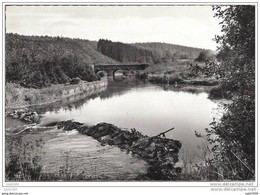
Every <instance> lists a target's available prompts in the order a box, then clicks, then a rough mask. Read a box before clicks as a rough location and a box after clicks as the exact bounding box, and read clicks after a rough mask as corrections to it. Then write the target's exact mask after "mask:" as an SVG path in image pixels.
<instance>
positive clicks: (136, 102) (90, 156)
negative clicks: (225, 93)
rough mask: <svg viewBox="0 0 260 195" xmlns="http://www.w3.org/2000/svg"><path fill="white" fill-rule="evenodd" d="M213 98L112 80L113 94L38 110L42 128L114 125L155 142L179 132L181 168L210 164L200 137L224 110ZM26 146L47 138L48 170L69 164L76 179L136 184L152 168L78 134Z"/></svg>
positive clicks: (49, 134) (51, 132)
mask: <svg viewBox="0 0 260 195" xmlns="http://www.w3.org/2000/svg"><path fill="white" fill-rule="evenodd" d="M207 97H208V94H207V93H205V92H201V93H190V92H184V91H182V90H181V89H180V88H179V87H178V86H177V87H176V88H175V89H174V88H171V90H167V89H165V86H159V85H153V84H151V83H148V82H144V81H140V80H122V81H119V82H118V81H114V80H111V79H110V80H109V84H108V87H107V90H106V91H104V92H102V93H100V94H98V95H94V96H91V97H85V98H83V99H81V100H77V101H75V102H72V103H69V104H67V103H66V104H62V103H55V104H52V105H49V106H43V107H39V108H35V109H36V110H37V111H38V112H40V116H41V121H40V124H39V126H42V127H44V126H46V125H48V124H50V123H52V122H57V121H64V120H69V119H74V120H75V121H78V122H82V123H85V124H87V125H95V124H97V123H100V122H107V123H112V124H114V125H116V126H118V127H122V128H128V129H131V128H135V129H136V130H138V131H140V132H141V133H143V134H145V135H148V136H154V135H157V134H159V133H160V132H162V131H165V130H168V129H170V128H172V127H174V130H173V131H170V132H169V133H167V134H166V137H167V138H171V139H176V140H179V141H180V142H181V143H182V149H181V151H180V154H179V156H180V157H179V159H180V164H182V165H183V164H187V163H188V164H192V163H199V162H202V161H203V160H204V158H205V157H204V154H205V152H206V145H207V143H206V141H205V139H204V138H201V137H197V136H196V135H195V131H196V132H197V133H199V134H202V135H205V134H206V132H205V128H207V127H209V123H210V122H212V120H213V118H214V117H215V118H216V117H217V113H218V108H219V106H218V104H217V103H215V102H213V101H211V100H209V99H208V98H207ZM24 137H25V139H26V140H34V139H38V138H42V139H43V140H44V142H45V144H44V145H43V147H42V149H41V154H42V164H43V170H44V171H46V172H58V171H59V170H60V168H61V167H62V166H65V164H67V165H69V168H70V171H72V172H73V173H81V172H84V174H86V175H91V176H92V177H94V178H95V177H96V178H104V179H106V178H108V180H123V179H127V180H131V179H134V178H135V177H136V176H137V175H138V174H142V173H145V172H146V170H147V167H148V165H147V163H146V162H145V161H143V160H142V159H140V158H138V156H132V155H131V154H127V153H126V152H124V151H121V150H120V149H118V148H117V147H114V146H101V145H100V143H99V142H97V141H96V140H94V139H92V138H91V137H88V136H85V135H81V134H79V133H78V132H77V131H70V132H63V131H62V130H60V129H57V128H51V129H49V128H48V130H42V131H38V132H37V133H36V132H34V133H27V134H25V135H24Z"/></svg>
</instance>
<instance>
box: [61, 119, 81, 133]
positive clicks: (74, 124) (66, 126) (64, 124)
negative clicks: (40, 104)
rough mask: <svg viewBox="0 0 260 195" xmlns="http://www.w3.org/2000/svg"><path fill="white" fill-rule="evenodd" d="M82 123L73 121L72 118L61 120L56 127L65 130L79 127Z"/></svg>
mask: <svg viewBox="0 0 260 195" xmlns="http://www.w3.org/2000/svg"><path fill="white" fill-rule="evenodd" d="M82 125H83V124H82V123H79V122H74V121H73V120H68V121H62V122H58V123H57V126H58V129H61V128H63V130H65V131H71V130H73V129H79V128H80V127H81V126H82Z"/></svg>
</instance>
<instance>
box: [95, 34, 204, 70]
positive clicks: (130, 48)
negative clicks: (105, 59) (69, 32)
mask: <svg viewBox="0 0 260 195" xmlns="http://www.w3.org/2000/svg"><path fill="white" fill-rule="evenodd" d="M97 50H98V51H100V52H101V53H102V54H104V55H106V56H109V57H111V58H113V59H115V60H117V61H119V62H122V63H129V62H130V63H136V62H138V63H149V64H157V65H163V64H171V63H173V62H175V61H177V60H178V59H189V60H194V59H195V58H197V57H198V55H199V53H200V52H201V51H205V50H204V49H199V48H193V47H185V46H180V45H173V44H167V43H134V44H126V43H121V42H113V41H110V40H105V39H100V40H99V41H98V43H97Z"/></svg>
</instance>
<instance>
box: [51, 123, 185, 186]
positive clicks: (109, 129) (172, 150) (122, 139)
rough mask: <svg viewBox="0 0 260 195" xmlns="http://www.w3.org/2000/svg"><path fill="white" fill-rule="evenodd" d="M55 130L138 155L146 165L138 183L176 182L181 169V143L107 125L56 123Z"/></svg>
mask: <svg viewBox="0 0 260 195" xmlns="http://www.w3.org/2000/svg"><path fill="white" fill-rule="evenodd" d="M56 125H57V127H58V128H59V129H61V128H63V130H64V131H71V130H75V129H76V130H77V131H78V132H79V133H81V134H83V135H87V136H91V137H93V138H94V139H96V140H98V141H99V142H100V143H101V145H103V146H104V145H112V146H117V147H118V148H120V149H121V150H123V151H126V152H129V153H131V154H132V155H138V156H139V157H141V158H142V159H143V160H145V161H146V162H147V163H148V164H149V168H148V171H147V173H146V174H145V175H140V176H139V177H138V178H137V180H168V181H171V180H178V179H179V177H180V174H181V168H180V167H176V166H175V165H176V163H177V162H178V153H179V150H180V148H181V143H180V141H177V140H173V139H168V138H165V137H161V136H153V137H149V136H146V135H142V134H141V133H140V132H138V131H137V130H135V129H131V130H127V129H121V128H119V127H116V126H115V125H113V124H109V123H99V124H97V125H94V126H86V125H84V124H82V123H79V122H75V121H73V120H68V121H62V122H58V123H57V124H56Z"/></svg>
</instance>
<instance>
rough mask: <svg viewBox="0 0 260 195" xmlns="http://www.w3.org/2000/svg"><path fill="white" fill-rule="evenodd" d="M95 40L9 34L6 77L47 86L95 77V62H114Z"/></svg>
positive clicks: (6, 46)
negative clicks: (98, 47)
mask: <svg viewBox="0 0 260 195" xmlns="http://www.w3.org/2000/svg"><path fill="white" fill-rule="evenodd" d="M95 45H96V42H93V41H88V40H81V39H70V38H62V37H48V36H41V37H39V36H21V35H18V34H6V42H5V62H6V63H5V64H6V81H8V82H18V83H20V84H21V85H23V86H26V87H35V88H39V87H44V86H48V85H49V84H50V83H65V82H67V81H68V80H69V79H71V78H74V77H79V78H81V79H83V80H87V81H93V80H96V76H95V75H94V73H93V70H92V69H91V66H92V65H94V64H115V63H118V62H116V61H115V60H113V59H111V58H109V57H107V56H105V55H102V54H101V53H100V52H98V51H96V50H95V47H96V46H95Z"/></svg>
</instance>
